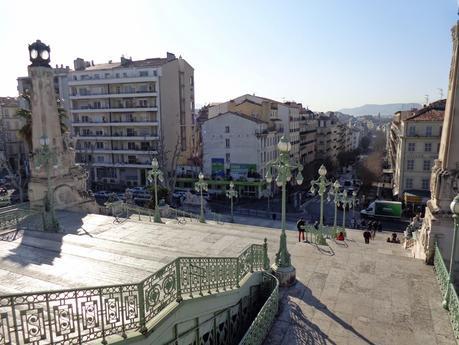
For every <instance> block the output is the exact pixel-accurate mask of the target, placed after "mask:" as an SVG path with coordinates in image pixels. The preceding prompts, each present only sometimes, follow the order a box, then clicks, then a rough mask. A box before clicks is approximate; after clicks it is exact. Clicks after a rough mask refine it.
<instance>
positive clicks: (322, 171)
mask: <svg viewBox="0 0 459 345" xmlns="http://www.w3.org/2000/svg"><path fill="white" fill-rule="evenodd" d="M319 175H320V176H325V175H327V168H326V167H325V165H323V164H322V165H321V166H320V168H319Z"/></svg>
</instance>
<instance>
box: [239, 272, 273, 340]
mask: <svg viewBox="0 0 459 345" xmlns="http://www.w3.org/2000/svg"><path fill="white" fill-rule="evenodd" d="M263 280H264V282H265V284H267V285H269V286H270V288H269V289H267V290H266V289H264V291H269V295H268V297H267V299H266V302H265V303H264V304H263V306H262V307H261V309H260V311H259V312H258V315H257V316H256V317H255V320H254V321H253V322H252V325H251V326H250V327H249V329H248V330H247V332H246V333H245V335H244V337H243V338H242V340H241V342H240V343H239V344H240V345H260V344H261V343H262V342H263V340H264V339H265V338H266V335H267V334H268V332H269V330H270V328H271V324H272V322H273V320H274V318H275V317H276V314H277V310H278V309H279V281H278V280H277V279H276V278H274V277H273V276H272V275H271V274H269V273H266V272H263Z"/></svg>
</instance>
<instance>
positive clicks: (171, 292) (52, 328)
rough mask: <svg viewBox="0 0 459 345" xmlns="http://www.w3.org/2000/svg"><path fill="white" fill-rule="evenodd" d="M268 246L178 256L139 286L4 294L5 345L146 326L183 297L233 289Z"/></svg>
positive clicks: (0, 306) (93, 336) (79, 339)
mask: <svg viewBox="0 0 459 345" xmlns="http://www.w3.org/2000/svg"><path fill="white" fill-rule="evenodd" d="M265 255H266V248H265V246H264V245H262V244H253V245H251V246H249V247H248V248H246V249H245V250H244V251H243V252H242V253H241V255H239V256H238V257H203V258H199V257H179V258H177V259H175V260H174V261H172V262H171V263H169V264H167V265H165V266H164V267H163V268H161V269H160V270H159V271H157V272H155V273H153V274H152V275H150V276H149V277H147V278H146V279H144V280H143V281H141V282H139V283H134V284H120V285H111V286H98V287H89V288H78V289H66V290H55V291H44V292H35V293H25V294H13V295H3V296H0V344H2V345H3V344H5V345H9V344H50V343H53V344H65V343H69V344H71V343H86V342H89V341H94V340H100V341H101V342H102V343H104V342H105V341H106V338H107V337H109V336H111V335H119V336H121V337H126V334H127V331H138V332H141V333H146V332H147V328H146V327H147V326H146V325H147V324H148V322H149V321H151V320H152V319H153V318H154V317H155V316H157V315H158V313H159V312H161V311H162V310H163V309H164V308H166V307H167V306H169V305H170V304H171V303H176V302H177V301H181V300H182V298H183V297H182V296H189V298H194V297H198V296H202V295H208V294H213V293H215V292H218V291H221V290H226V289H233V288H235V287H237V286H238V285H239V282H240V280H242V279H243V278H244V277H245V276H246V275H247V274H250V272H251V270H252V269H253V270H257V271H261V270H263V268H264V265H265V264H266V262H265V260H266V259H265Z"/></svg>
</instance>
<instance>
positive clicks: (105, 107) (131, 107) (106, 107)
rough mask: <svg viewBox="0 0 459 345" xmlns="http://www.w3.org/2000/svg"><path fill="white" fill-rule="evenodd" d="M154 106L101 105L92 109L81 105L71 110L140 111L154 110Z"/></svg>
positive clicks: (90, 106) (89, 106)
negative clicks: (143, 109)
mask: <svg viewBox="0 0 459 345" xmlns="http://www.w3.org/2000/svg"><path fill="white" fill-rule="evenodd" d="M156 107H157V105H156V104H147V105H135V104H132V105H103V106H102V105H101V106H100V107H94V106H92V105H82V106H79V107H73V108H72V110H99V109H100V110H107V109H142V108H156Z"/></svg>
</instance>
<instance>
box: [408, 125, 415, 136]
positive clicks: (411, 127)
mask: <svg viewBox="0 0 459 345" xmlns="http://www.w3.org/2000/svg"><path fill="white" fill-rule="evenodd" d="M408 135H410V136H414V135H416V127H414V126H410V127H409V128H408Z"/></svg>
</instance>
